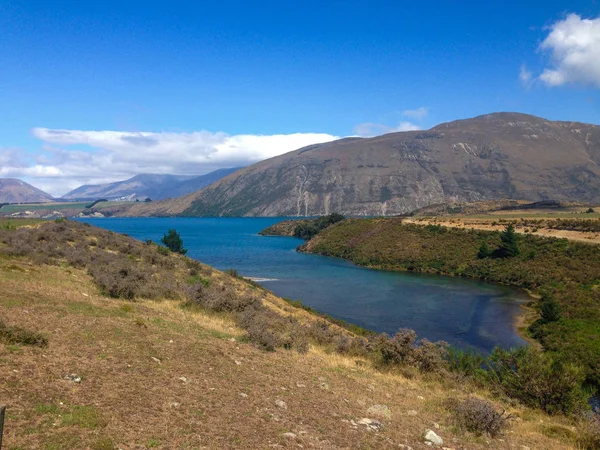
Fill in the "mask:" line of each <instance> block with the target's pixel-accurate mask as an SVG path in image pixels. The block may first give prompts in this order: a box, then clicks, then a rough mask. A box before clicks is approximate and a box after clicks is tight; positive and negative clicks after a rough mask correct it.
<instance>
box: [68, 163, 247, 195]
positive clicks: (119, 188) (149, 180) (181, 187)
mask: <svg viewBox="0 0 600 450" xmlns="http://www.w3.org/2000/svg"><path fill="white" fill-rule="evenodd" d="M237 170H239V167H235V168H231V169H219V170H215V171H214V172H210V173H207V174H206V175H200V176H197V177H190V176H183V175H161V174H140V175H136V176H134V177H132V178H129V179H128V180H124V181H117V182H114V183H107V184H96V185H84V186H80V187H78V188H77V189H75V190H73V191H71V192H69V193H67V194H65V195H64V196H63V197H62V198H63V199H67V200H94V199H98V198H106V199H109V200H113V199H128V200H135V199H139V200H144V199H146V198H151V199H153V200H161V199H166V198H174V197H180V196H182V195H186V194H189V193H190V192H194V191H197V190H199V189H202V188H203V187H205V186H208V185H209V184H211V183H214V182H215V181H218V180H220V179H221V178H223V177H225V176H227V175H229V174H231V173H233V172H235V171H237Z"/></svg>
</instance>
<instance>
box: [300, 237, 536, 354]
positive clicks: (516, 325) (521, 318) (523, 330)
mask: <svg viewBox="0 0 600 450" xmlns="http://www.w3.org/2000/svg"><path fill="white" fill-rule="evenodd" d="M296 251H297V252H300V253H310V254H311V255H319V256H326V257H328V258H339V259H343V260H344V261H348V262H351V263H352V264H354V265H356V266H357V267H362V268H364V269H371V270H379V271H386V272H399V273H409V274H413V275H429V276H440V277H452V278H464V279H466V280H471V281H479V282H482V283H486V284H490V285H496V286H504V287H509V288H511V289H515V290H517V291H519V292H521V293H523V294H524V295H525V296H526V297H527V298H528V299H529V300H538V299H539V298H540V297H539V296H538V295H537V294H534V293H533V292H531V291H530V290H528V289H525V288H522V287H520V286H515V285H511V284H504V283H498V282H495V281H487V280H480V279H479V278H473V277H468V276H458V275H454V274H451V273H443V272H440V273H437V272H414V271H410V270H407V269H404V268H389V267H384V266H366V265H362V264H358V263H356V262H354V261H352V260H351V259H349V258H344V257H341V256H331V255H324V254H322V253H316V252H311V251H307V250H306V247H304V244H302V245H300V246H298V247H297V248H296ZM528 303H529V302H524V303H521V304H520V305H519V313H518V314H516V315H515V316H514V317H513V320H512V328H513V331H514V333H515V334H516V335H517V336H519V337H520V338H521V339H523V340H524V341H525V342H526V343H527V344H529V345H531V346H532V347H535V348H536V349H538V350H539V349H541V348H542V347H541V344H540V343H539V342H538V341H536V340H535V339H533V338H532V337H531V336H529V334H528V333H527V329H528V328H529V326H530V325H531V324H532V323H533V322H535V320H536V319H537V312H536V311H535V309H534V308H532V307H531V306H528Z"/></svg>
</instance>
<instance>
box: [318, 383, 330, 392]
mask: <svg viewBox="0 0 600 450" xmlns="http://www.w3.org/2000/svg"><path fill="white" fill-rule="evenodd" d="M319 387H320V388H321V389H323V390H324V391H328V390H329V384H327V383H321V384H320V385H319Z"/></svg>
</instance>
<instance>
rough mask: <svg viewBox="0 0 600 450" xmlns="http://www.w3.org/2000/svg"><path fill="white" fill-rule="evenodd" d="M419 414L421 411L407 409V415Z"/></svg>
mask: <svg viewBox="0 0 600 450" xmlns="http://www.w3.org/2000/svg"><path fill="white" fill-rule="evenodd" d="M417 414H419V413H418V412H416V411H415V410H414V409H410V410H408V411H406V415H407V416H416V415H417Z"/></svg>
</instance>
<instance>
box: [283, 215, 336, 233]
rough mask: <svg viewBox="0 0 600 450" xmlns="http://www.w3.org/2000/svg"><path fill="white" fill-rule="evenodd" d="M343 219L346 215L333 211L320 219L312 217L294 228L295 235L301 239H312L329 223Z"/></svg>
mask: <svg viewBox="0 0 600 450" xmlns="http://www.w3.org/2000/svg"><path fill="white" fill-rule="evenodd" d="M341 220H344V216H342V215H341V214H337V213H333V214H329V215H328V216H323V217H319V218H318V219H312V220H310V221H305V222H304V223H301V224H299V225H298V226H297V227H296V228H295V229H294V237H297V238H300V239H311V238H313V237H314V236H316V235H317V234H319V233H320V232H321V231H323V230H324V229H325V228H327V227H328V226H329V225H333V224H334V223H337V222H339V221H341Z"/></svg>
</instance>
